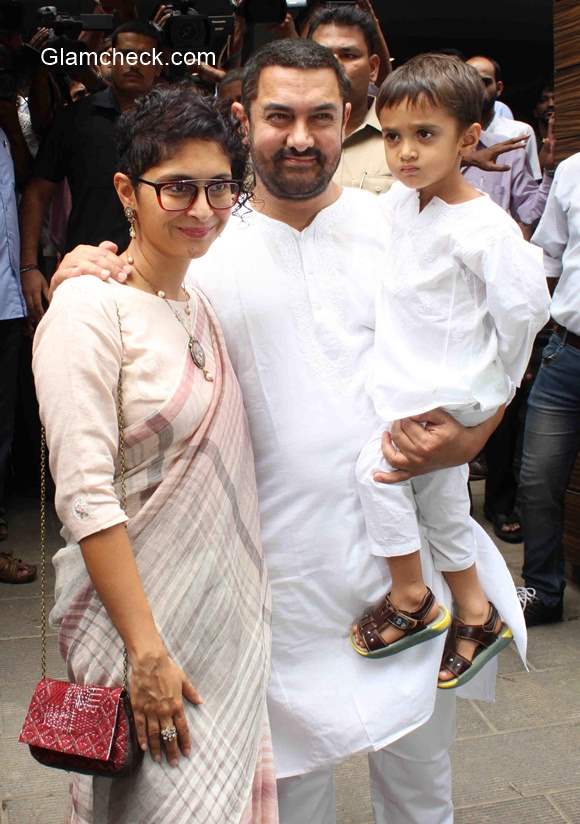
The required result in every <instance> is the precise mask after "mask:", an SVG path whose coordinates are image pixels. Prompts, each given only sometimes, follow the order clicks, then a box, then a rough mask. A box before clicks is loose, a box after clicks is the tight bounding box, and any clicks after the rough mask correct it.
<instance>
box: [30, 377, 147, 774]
mask: <svg viewBox="0 0 580 824" xmlns="http://www.w3.org/2000/svg"><path fill="white" fill-rule="evenodd" d="M122 392H123V390H122V382H121V375H119V384H118V388H117V414H118V417H119V458H120V465H121V506H122V507H123V509H126V500H127V491H126V487H125V442H124V438H123V429H124V418H123V394H122ZM40 555H41V566H40V587H41V609H42V615H41V672H42V677H41V679H40V681H39V682H38V684H37V685H36V688H35V690H34V694H33V696H32V700H31V702H30V706H29V707H28V712H27V713H26V718H25V719H24V725H23V727H22V731H21V733H20V736H19V738H18V740H19V741H20V743H22V744H28V746H29V747H30V752H31V754H32V756H33V757H34V758H35V759H36V760H37V761H40V763H41V764H44V765H45V766H47V767H56V768H57V769H60V770H70V771H72V772H80V773H85V774H88V775H99V776H105V777H109V778H115V777H117V776H122V775H128V774H129V773H131V772H133V771H134V770H136V769H137V767H139V765H140V764H141V762H142V760H143V750H142V749H141V747H140V746H139V742H138V740H137V734H136V731H135V722H134V719H133V713H132V710H131V702H130V701H129V693H128V691H127V651H126V650H125V651H124V658H123V686H120V687H103V686H100V685H97V684H76V683H71V682H69V681H57V680H56V679H54V678H47V677H46V439H45V435H44V429H42V437H41V446H40Z"/></svg>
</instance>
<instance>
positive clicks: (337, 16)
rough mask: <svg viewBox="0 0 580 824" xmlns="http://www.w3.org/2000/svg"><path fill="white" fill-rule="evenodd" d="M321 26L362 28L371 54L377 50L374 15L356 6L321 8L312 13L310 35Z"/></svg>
mask: <svg viewBox="0 0 580 824" xmlns="http://www.w3.org/2000/svg"><path fill="white" fill-rule="evenodd" d="M320 26H348V27H356V28H357V29H360V31H361V32H362V34H363V37H364V39H365V43H366V44H367V50H368V53H369V55H370V54H375V53H376V51H377V32H376V28H375V24H374V21H373V19H372V17H371V16H370V15H369V14H368V13H367V12H366V11H363V10H362V9H359V8H357V7H356V6H337V7H336V8H334V9H332V8H330V9H324V8H323V9H319V10H318V11H317V12H315V13H314V14H313V15H312V18H311V19H310V23H309V29H308V37H309V38H312V35H313V34H314V32H315V31H316V29H318V28H320Z"/></svg>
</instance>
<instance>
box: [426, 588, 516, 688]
mask: <svg viewBox="0 0 580 824" xmlns="http://www.w3.org/2000/svg"><path fill="white" fill-rule="evenodd" d="M512 640H513V635H512V631H511V629H510V628H509V627H508V626H507V625H506V624H504V623H503V621H502V620H501V618H500V617H499V613H498V611H497V609H496V608H495V606H494V605H493V604H492V603H491V601H490V602H489V613H488V617H487V621H486V622H485V624H464V623H463V621H462V620H461V619H460V618H457V617H455V616H454V618H453V622H452V624H451V629H450V630H449V634H448V636H447V640H446V642H445V649H444V651H443V658H442V660H441V669H442V670H448V671H449V672H450V673H452V675H453V676H454V677H452V678H449V679H441V678H440V679H439V680H438V682H437V686H438V687H439V689H444V690H450V689H455V688H456V687H462V686H463V685H464V684H467V682H468V681H471V679H472V678H473V677H474V676H476V675H477V673H478V672H480V670H481V669H483V667H484V666H485V665H486V664H487V663H488V662H489V661H491V659H492V658H495V656H496V655H497V654H498V653H499V652H501V650H502V649H503V648H504V647H507V646H508V645H509V644H511V642H512ZM458 641H471V642H472V643H474V644H475V645H476V647H475V651H474V653H473V658H472V659H471V660H469V659H468V658H465V656H463V655H461V654H460V653H459V652H458V651H457V642H458Z"/></svg>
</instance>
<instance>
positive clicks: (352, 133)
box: [308, 6, 393, 194]
mask: <svg viewBox="0 0 580 824" xmlns="http://www.w3.org/2000/svg"><path fill="white" fill-rule="evenodd" d="M375 31H376V29H375V24H374V22H373V20H372V18H371V17H370V15H368V14H366V13H365V12H364V11H361V9H359V8H356V7H355V6H343V7H337V8H333V9H323V10H322V11H319V12H318V13H317V14H316V15H315V16H314V17H313V18H312V20H311V22H310V29H309V35H308V36H309V37H310V38H311V39H312V40H314V41H315V42H316V43H320V44H321V45H322V46H326V47H327V48H329V49H330V50H331V51H332V52H333V54H334V56H335V57H336V59H337V60H338V62H339V63H340V64H341V66H342V67H343V69H344V71H345V73H346V75H347V77H348V79H349V80H350V85H351V92H350V96H349V102H350V104H351V113H350V118H349V120H348V123H347V126H346V137H345V140H344V143H343V146H342V157H341V160H340V163H339V165H338V169H337V170H336V173H335V178H334V179H335V180H336V182H337V183H340V184H341V185H342V186H353V187H355V188H358V189H366V190H367V191H369V192H373V193H374V194H380V193H381V192H386V191H387V189H389V188H390V186H391V184H392V182H393V178H392V175H391V173H390V171H389V167H388V166H387V161H386V158H385V149H384V146H383V136H382V132H381V124H380V123H379V120H378V117H377V114H376V111H375V101H374V99H373V98H369V93H368V89H369V85H370V84H371V83H375V82H376V81H377V78H378V75H379V69H380V58H379V56H378V54H377V53H376V48H375ZM388 70H389V71H390V67H389V69H388Z"/></svg>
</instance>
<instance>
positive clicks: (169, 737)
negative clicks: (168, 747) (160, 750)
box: [161, 727, 177, 744]
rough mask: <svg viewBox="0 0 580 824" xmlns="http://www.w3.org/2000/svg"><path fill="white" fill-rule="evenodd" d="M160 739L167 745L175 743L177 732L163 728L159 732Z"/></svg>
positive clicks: (173, 728) (173, 729) (170, 728)
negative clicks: (171, 742)
mask: <svg viewBox="0 0 580 824" xmlns="http://www.w3.org/2000/svg"><path fill="white" fill-rule="evenodd" d="M161 738H162V739H163V740H164V741H165V743H166V744H169V742H170V741H175V739H176V738H177V730H176V729H175V727H164V728H163V729H162V730H161Z"/></svg>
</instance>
